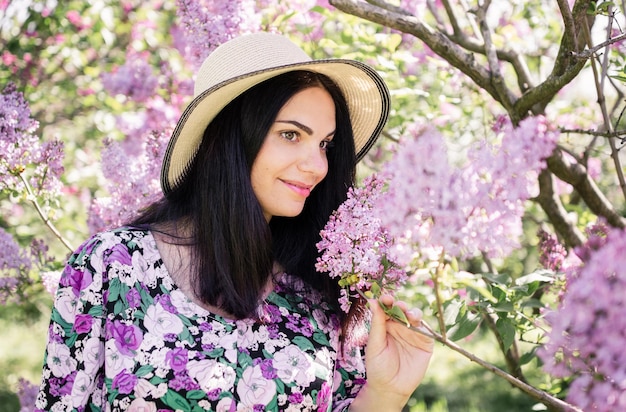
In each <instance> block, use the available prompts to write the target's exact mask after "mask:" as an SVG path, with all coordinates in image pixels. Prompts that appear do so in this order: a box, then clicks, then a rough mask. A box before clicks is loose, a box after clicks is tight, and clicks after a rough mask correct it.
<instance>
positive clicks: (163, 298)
mask: <svg viewBox="0 0 626 412" xmlns="http://www.w3.org/2000/svg"><path fill="white" fill-rule="evenodd" d="M154 303H155V304H156V303H160V304H161V306H163V309H165V310H166V311H168V312H169V313H173V314H174V315H177V314H178V310H177V309H176V307H175V306H174V305H172V299H171V298H170V295H159V296H157V297H156V299H154Z"/></svg>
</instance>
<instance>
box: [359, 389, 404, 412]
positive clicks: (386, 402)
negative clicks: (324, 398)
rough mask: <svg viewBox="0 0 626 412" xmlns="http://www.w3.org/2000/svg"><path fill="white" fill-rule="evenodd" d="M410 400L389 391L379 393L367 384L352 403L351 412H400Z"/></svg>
mask: <svg viewBox="0 0 626 412" xmlns="http://www.w3.org/2000/svg"><path fill="white" fill-rule="evenodd" d="M407 401H408V398H407V397H405V396H402V395H400V394H395V393H393V392H389V391H377V390H375V389H373V388H372V387H370V386H368V384H367V383H366V384H365V385H363V387H362V388H361V390H360V391H359V394H358V395H357V397H356V398H354V400H353V401H352V404H351V405H350V408H349V412H360V411H379V412H400V411H402V408H404V406H405V405H406V403H407Z"/></svg>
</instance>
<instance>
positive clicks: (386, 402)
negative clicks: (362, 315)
mask: <svg viewBox="0 0 626 412" xmlns="http://www.w3.org/2000/svg"><path fill="white" fill-rule="evenodd" d="M380 301H381V303H383V304H384V305H385V306H387V307H391V306H392V305H395V306H398V307H399V308H400V309H402V311H403V312H405V314H406V316H407V318H408V320H409V323H410V324H411V326H414V327H419V326H420V325H421V322H422V313H421V311H419V310H411V311H409V310H407V306H406V304H405V303H404V302H394V299H393V298H392V297H391V296H389V295H384V296H382V297H381V298H380ZM369 306H370V310H371V311H372V326H371V330H370V333H369V337H368V341H367V347H366V348H365V369H366V373H367V383H366V384H365V386H363V388H362V389H361V391H360V392H359V395H358V396H357V397H356V399H355V400H354V401H353V403H352V406H351V407H350V411H374V410H375V411H400V410H402V408H403V407H404V405H405V404H406V402H407V401H408V400H409V398H410V396H411V394H412V393H413V392H414V391H415V389H416V388H417V386H418V385H419V384H420V383H421V382H422V379H423V378H424V375H425V373H426V369H427V368H428V362H429V361H430V357H431V355H432V352H433V346H434V341H433V339H432V338H429V337H428V336H425V335H423V334H421V333H419V332H416V331H414V330H411V329H409V328H408V327H407V326H406V325H404V324H402V323H400V322H397V321H395V320H393V319H390V318H389V316H387V315H386V314H385V312H384V311H383V309H382V308H381V307H380V305H379V303H378V302H377V301H376V300H370V301H369Z"/></svg>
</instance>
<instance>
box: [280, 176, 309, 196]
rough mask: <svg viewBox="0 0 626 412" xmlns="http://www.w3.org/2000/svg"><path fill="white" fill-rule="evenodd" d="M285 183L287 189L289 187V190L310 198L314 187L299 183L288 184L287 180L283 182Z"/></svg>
mask: <svg viewBox="0 0 626 412" xmlns="http://www.w3.org/2000/svg"><path fill="white" fill-rule="evenodd" d="M283 183H284V184H285V185H287V187H289V189H291V190H292V191H293V192H295V193H297V194H299V195H300V196H303V197H308V196H309V195H310V194H311V189H312V188H313V186H308V185H302V184H299V183H295V182H288V181H285V180H283Z"/></svg>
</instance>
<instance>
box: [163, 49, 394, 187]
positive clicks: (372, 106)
mask: <svg viewBox="0 0 626 412" xmlns="http://www.w3.org/2000/svg"><path fill="white" fill-rule="evenodd" d="M294 70H308V71H312V72H316V73H321V74H324V75H326V76H328V77H329V78H331V79H332V80H333V81H334V82H335V83H336V84H337V86H338V87H339V88H340V89H341V91H342V93H343V94H344V97H345V99H346V101H347V103H348V110H349V112H350V120H351V123H352V129H353V134H354V144H355V151H356V158H357V161H359V160H361V159H362V158H363V156H365V154H366V153H367V151H368V150H369V149H370V148H371V146H372V145H373V144H374V142H375V141H376V139H377V138H378V136H379V134H380V133H381V131H382V129H383V127H384V125H385V123H386V121H387V116H388V112H389V104H390V99H389V92H388V90H387V86H386V85H385V83H384V81H383V80H382V79H381V77H380V76H379V75H378V73H376V72H375V71H374V70H373V69H372V68H370V67H369V66H367V65H365V64H363V63H361V62H358V61H354V60H344V59H327V60H311V61H305V62H300V63H295V64H287V65H283V66H279V67H273V68H269V69H265V70H259V71H255V72H251V73H246V74H244V75H241V76H237V77H233V78H231V79H228V80H226V81H223V82H221V83H218V84H216V85H214V86H212V87H210V88H208V89H206V90H205V91H203V92H201V93H200V94H198V95H197V96H196V97H195V98H194V99H193V100H192V101H191V103H190V104H189V106H187V108H186V109H185V110H184V112H183V114H182V115H181V118H180V120H179V121H178V123H177V125H176V128H175V129H174V132H173V133H172V137H171V139H170V142H169V145H168V147H167V150H166V153H165V157H164V160H163V167H162V169H161V187H162V190H163V192H164V193H165V194H167V193H169V192H171V191H172V190H173V189H174V188H175V187H177V186H178V185H179V184H180V183H181V182H182V181H183V180H184V178H185V176H186V174H187V172H188V170H189V168H190V166H191V165H192V163H193V159H194V157H195V156H196V154H197V152H198V148H199V147H200V143H201V142H202V138H203V135H204V131H205V129H206V127H207V126H208V125H209V123H210V122H211V121H212V120H213V119H214V118H215V116H216V115H217V114H218V113H219V112H220V111H221V110H222V109H223V108H224V107H225V106H226V105H228V103H230V102H231V101H232V100H234V99H235V98H236V97H237V96H239V95H241V94H242V93H243V92H245V91H246V90H248V89H249V88H251V87H253V86H255V85H257V84H259V83H261V82H263V81H265V80H267V79H270V78H272V77H274V76H278V75H280V74H282V73H286V72H289V71H294Z"/></svg>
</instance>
